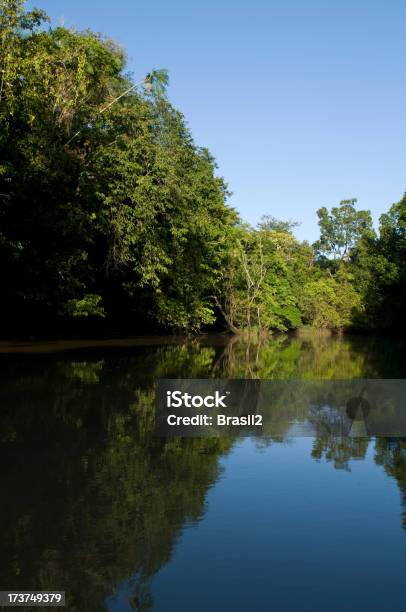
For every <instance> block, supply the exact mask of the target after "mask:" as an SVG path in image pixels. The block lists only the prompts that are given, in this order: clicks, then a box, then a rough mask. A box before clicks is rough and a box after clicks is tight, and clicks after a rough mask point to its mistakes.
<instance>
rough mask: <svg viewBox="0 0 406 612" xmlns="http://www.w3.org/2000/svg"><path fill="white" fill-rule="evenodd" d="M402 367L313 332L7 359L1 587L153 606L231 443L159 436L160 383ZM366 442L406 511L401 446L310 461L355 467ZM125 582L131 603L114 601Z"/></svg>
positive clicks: (0, 418)
mask: <svg viewBox="0 0 406 612" xmlns="http://www.w3.org/2000/svg"><path fill="white" fill-rule="evenodd" d="M403 359H404V358H403V351H402V347H401V346H396V345H394V343H393V342H391V343H388V342H387V341H385V340H384V339H382V338H377V339H368V340H367V339H364V338H353V339H351V338H340V337H336V338H332V337H327V336H323V335H310V334H304V335H299V336H293V337H288V336H278V337H276V338H273V339H272V340H270V341H260V342H252V341H244V340H235V339H233V340H231V341H228V340H226V339H224V338H222V339H218V338H217V339H214V338H213V339H211V338H207V339H205V340H204V341H201V342H198V341H195V342H189V343H184V344H181V345H173V344H168V345H158V346H153V345H150V346H144V347H143V346H134V347H128V348H125V349H124V348H116V349H114V348H109V349H107V348H105V347H103V348H100V349H99V348H97V347H93V348H92V349H88V350H85V349H81V350H76V351H73V352H65V353H55V354H43V355H39V354H35V355H31V354H18V353H16V354H13V355H1V359H0V361H1V364H0V365H1V369H0V371H1V374H0V377H1V378H0V405H1V415H0V465H1V468H0V469H1V481H2V504H1V507H0V519H1V526H2V538H1V542H0V559H1V575H0V580H1V584H2V585H4V588H10V589H44V590H45V589H62V588H63V589H65V590H66V593H67V601H68V609H69V610H78V611H80V612H85V611H93V610H95V611H96V610H101V609H102V608H103V606H104V607H109V609H112V610H113V609H117V610H125V609H129V610H150V609H153V607H154V604H153V595H152V593H151V588H150V581H151V578H152V577H153V576H154V575H155V574H156V572H157V571H158V570H159V569H160V568H162V567H163V566H164V565H165V564H167V563H169V561H170V559H171V554H172V551H173V548H174V546H175V545H176V543H177V541H178V538H179V536H180V534H181V533H182V529H184V527H185V525H190V524H193V523H194V522H198V521H200V520H201V519H202V517H203V516H204V512H205V499H206V495H207V491H208V490H209V488H210V487H213V486H214V485H215V484H216V482H217V481H218V479H219V477H220V475H221V467H220V463H221V462H219V459H220V458H221V457H223V456H224V455H225V454H227V453H228V452H229V451H230V449H231V448H232V446H233V440H231V439H188V440H176V439H175V440H160V439H157V438H155V437H154V435H153V400H154V382H155V381H156V379H157V378H161V377H166V378H174V377H182V378H187V377H194V378H199V377H235V378H238V377H258V378H268V379H272V378H274V379H276V378H278V379H283V378H301V379H306V378H307V379H315V378H367V377H369V378H379V377H382V378H384V377H391V378H396V377H402V376H404V375H405V368H404V362H403ZM286 435H287V432H286V431H280V432H279V434H278V435H274V436H270V437H269V440H268V442H267V443H268V444H274V443H276V442H277V441H280V440H283V439H284V438H285V437H286ZM369 443H371V444H375V461H376V463H377V464H378V465H381V466H383V468H384V469H385V471H386V473H387V474H388V476H390V477H392V478H395V479H396V481H397V483H398V485H399V488H400V491H401V495H402V500H403V504H404V507H406V506H405V501H406V459H405V455H406V444H405V443H403V442H402V441H399V440H392V439H388V440H386V439H379V440H378V441H376V442H369V440H368V438H356V437H353V438H349V437H341V438H340V437H335V436H328V435H319V436H318V437H317V438H316V439H315V441H314V444H313V449H312V456H313V457H314V459H316V460H318V461H322V460H324V461H331V462H332V464H333V466H334V467H335V468H337V469H345V470H349V469H350V460H351V459H354V458H357V459H362V458H364V457H365V453H366V451H367V447H368V444H369ZM404 516H406V514H404ZM404 525H406V519H404ZM123 584H125V585H126V588H125V589H124V590H123V589H122V588H121V590H120V593H121V595H120V596H123V595H122V594H123V592H124V593H126V595H125V598H126V601H125V602H124V601H122V602H121V603H120V602H119V603H117V601H116V603H115V604H114V601H115V600H114V593H116V592H117V590H118V589H119V586H120V585H121V586H122V585H123ZM103 602H104V603H103ZM114 605H115V606H116V607H115V608H114ZM117 606H118V607H117ZM120 606H121V607H120Z"/></svg>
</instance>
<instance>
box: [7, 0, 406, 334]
mask: <svg viewBox="0 0 406 612" xmlns="http://www.w3.org/2000/svg"><path fill="white" fill-rule="evenodd" d="M0 71H1V73H0V74H1V77H0V263H1V269H2V296H3V299H2V300H1V305H0V314H1V319H0V320H1V324H2V326H3V329H2V330H1V333H2V335H4V334H10V333H11V334H15V333H21V334H32V333H34V334H36V333H50V332H51V333H53V332H55V331H58V330H73V331H79V332H80V331H81V330H84V329H86V330H90V329H92V328H94V329H96V330H110V331H112V330H119V331H120V332H121V333H123V332H124V333H132V332H139V331H143V332H144V331H145V330H147V331H150V332H154V331H158V330H160V331H182V332H186V333H191V332H198V331H200V330H202V329H206V330H207V329H224V328H228V329H231V330H233V331H234V332H235V331H241V330H246V329H249V330H252V329H253V328H255V329H256V330H259V331H263V330H281V331H284V330H287V329H291V328H295V327H298V326H300V325H302V324H308V325H313V326H317V327H328V328H331V329H334V330H341V329H346V328H350V327H363V328H365V329H371V328H374V329H376V328H385V329H389V328H393V327H395V326H396V327H398V326H399V325H400V326H402V325H403V317H402V314H401V313H402V311H403V310H404V306H405V299H406V298H405V295H406V294H405V283H406V276H405V275H406V272H405V218H406V214H405V207H406V200H405V198H403V199H402V200H401V201H400V202H399V203H398V204H395V205H393V206H392V208H391V209H390V210H389V212H388V213H387V214H385V215H383V216H382V218H381V222H380V228H379V232H378V234H376V233H375V231H374V229H373V225H372V220H371V215H370V213H369V211H367V210H357V209H356V200H355V199H347V200H343V201H342V202H341V203H340V204H339V206H336V207H333V208H332V209H331V211H329V210H328V209H327V208H326V207H322V208H320V209H319V210H318V212H317V214H318V217H319V226H320V239H319V240H318V241H317V242H316V243H315V244H314V245H313V246H310V245H309V244H308V243H307V242H300V241H298V240H297V239H296V238H295V236H294V234H293V231H294V229H295V227H296V226H297V223H296V222H294V221H291V220H288V221H284V220H279V219H276V218H275V217H274V216H273V215H272V214H268V215H265V216H264V217H263V218H262V220H261V221H260V223H259V224H258V226H257V227H255V228H254V227H251V226H249V225H247V224H244V223H243V222H242V220H241V219H240V218H239V217H238V214H237V213H236V211H234V210H233V209H232V208H231V207H230V205H229V204H228V196H229V192H228V187H227V184H226V183H225V181H224V179H223V178H222V177H221V176H219V175H218V168H217V165H216V162H215V160H214V158H213V157H212V155H211V154H210V152H209V151H208V150H207V149H206V148H204V147H201V146H198V145H197V144H196V143H195V141H194V140H193V137H192V134H191V132H190V130H189V128H188V126H187V124H186V122H185V119H184V117H183V115H182V114H181V113H180V112H179V111H178V110H177V109H175V108H174V107H173V105H172V104H171V103H170V101H169V99H168V96H167V86H168V74H167V72H166V71H165V70H151V71H150V72H149V74H148V75H146V76H141V78H137V79H135V78H133V77H132V75H130V74H129V73H128V70H127V66H126V55H125V51H124V50H123V49H122V48H121V47H120V46H119V45H117V44H116V43H115V42H114V41H112V40H111V39H109V38H106V37H103V36H101V35H99V34H95V33H94V32H91V31H88V30H86V31H76V30H73V29H67V28H64V27H56V28H53V27H51V26H50V25H49V24H48V18H47V16H46V15H45V13H44V12H43V11H41V10H33V11H28V12H27V11H25V9H24V2H23V0H0Z"/></svg>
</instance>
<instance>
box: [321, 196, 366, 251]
mask: <svg viewBox="0 0 406 612" xmlns="http://www.w3.org/2000/svg"><path fill="white" fill-rule="evenodd" d="M356 202H357V200H356V199H355V198H353V199H351V200H342V201H341V202H340V205H339V206H334V207H333V208H332V209H331V213H329V212H328V210H327V208H326V207H323V208H319V210H318V211H317V216H318V218H319V227H320V238H319V240H318V241H317V242H316V243H315V244H314V247H315V250H316V252H317V253H318V255H319V256H325V257H332V258H333V259H334V260H348V259H349V257H350V255H351V251H352V249H353V248H354V247H355V245H356V244H357V242H358V240H360V239H361V238H364V237H365V236H370V235H371V234H373V226H372V219H371V213H370V212H369V211H368V210H359V211H357V210H356V209H355V204H356Z"/></svg>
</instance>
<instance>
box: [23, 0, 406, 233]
mask: <svg viewBox="0 0 406 612" xmlns="http://www.w3.org/2000/svg"><path fill="white" fill-rule="evenodd" d="M27 5H28V7H32V6H38V7H40V8H44V9H45V10H46V11H47V12H48V14H49V15H50V17H51V18H52V20H53V23H54V24H58V23H64V24H65V25H66V26H75V27H77V28H79V29H82V28H88V27H89V28H92V29H93V30H96V31H99V32H102V33H104V34H108V35H109V36H111V37H113V38H114V39H116V40H117V41H118V42H119V43H121V44H122V45H123V46H124V47H125V48H126V49H127V52H128V62H129V68H130V70H131V71H133V72H134V75H135V78H137V79H138V78H140V79H141V78H142V77H143V76H144V75H145V74H146V73H147V72H148V71H149V70H150V69H151V68H167V69H168V70H169V74H170V88H169V96H170V99H171V100H172V102H173V103H174V104H175V106H177V107H178V108H179V109H180V110H181V111H182V112H183V113H184V115H185V117H186V120H187V122H188V124H189V126H190V128H191V130H192V133H193V135H194V137H195V140H196V142H197V143H198V144H200V145H204V146H207V147H208V148H209V149H210V151H211V152H212V153H213V154H214V156H215V157H216V159H217V162H218V165H219V174H221V175H222V176H224V177H225V179H226V180H227V182H228V183H229V187H230V189H231V191H233V196H232V198H231V200H230V203H231V204H232V205H233V206H235V207H236V208H237V209H238V210H239V211H240V213H241V215H242V217H243V218H244V219H246V220H247V221H249V222H251V223H253V224H255V223H257V222H258V221H259V219H260V217H261V215H263V214H267V213H268V214H273V215H274V216H276V217H278V218H281V219H289V218H291V219H295V220H297V221H300V222H301V226H300V228H298V229H297V231H296V234H297V235H298V236H299V237H300V238H307V239H309V240H311V241H313V240H314V239H316V238H317V235H318V228H317V216H316V210H317V208H319V207H320V206H324V205H326V206H328V207H330V206H332V205H335V204H337V203H338V202H339V201H340V200H341V199H345V198H350V197H357V198H358V203H359V207H360V208H368V209H370V210H371V211H372V213H373V216H374V219H375V220H377V219H378V217H379V215H380V214H381V213H382V212H384V211H385V210H387V208H388V207H389V206H390V204H392V203H393V202H395V201H397V200H399V199H400V197H401V196H402V193H403V191H404V190H405V189H406V167H405V154H404V151H403V146H404V143H405V142H406V2H404V0H379V1H378V0H251V1H248V0H245V1H244V2H242V1H240V0H204V1H203V0H200V1H198V0H194V1H193V0H171V1H168V0H143V1H142V2H141V1H140V0H114V1H112V0H109V1H107V0H80V1H79V0H36V1H35V2H31V1H30V2H28V3H27Z"/></svg>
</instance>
